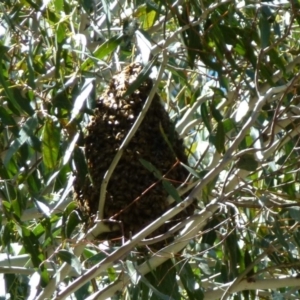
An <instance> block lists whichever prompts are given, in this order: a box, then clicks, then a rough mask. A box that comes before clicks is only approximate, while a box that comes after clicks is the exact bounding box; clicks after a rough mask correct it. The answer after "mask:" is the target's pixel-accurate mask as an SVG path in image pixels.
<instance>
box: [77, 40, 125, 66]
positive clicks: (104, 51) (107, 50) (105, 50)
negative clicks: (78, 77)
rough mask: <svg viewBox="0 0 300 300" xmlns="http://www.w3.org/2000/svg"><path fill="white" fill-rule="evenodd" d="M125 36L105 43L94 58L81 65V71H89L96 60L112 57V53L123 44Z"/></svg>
mask: <svg viewBox="0 0 300 300" xmlns="http://www.w3.org/2000/svg"><path fill="white" fill-rule="evenodd" d="M122 40H123V36H121V35H119V36H113V37H112V38H110V39H109V40H108V41H106V42H104V43H103V44H102V45H101V46H100V47H99V48H98V49H96V50H95V52H94V53H93V57H92V58H88V59H87V60H85V61H84V63H83V64H81V70H82V71H85V70H89V69H90V68H91V67H92V66H93V65H94V62H95V58H96V59H98V60H101V59H103V58H104V57H106V56H108V55H111V54H112V52H113V51H114V50H115V49H116V48H117V47H118V46H119V45H120V44H121V42H122Z"/></svg>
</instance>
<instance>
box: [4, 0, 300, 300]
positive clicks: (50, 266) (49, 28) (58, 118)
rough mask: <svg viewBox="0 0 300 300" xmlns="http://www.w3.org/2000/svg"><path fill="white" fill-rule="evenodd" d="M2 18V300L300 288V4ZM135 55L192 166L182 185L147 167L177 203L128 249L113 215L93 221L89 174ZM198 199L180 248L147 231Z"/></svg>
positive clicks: (170, 5) (57, 6) (59, 7)
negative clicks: (103, 236)
mask: <svg viewBox="0 0 300 300" xmlns="http://www.w3.org/2000/svg"><path fill="white" fill-rule="evenodd" d="M0 16H1V20H0V59H1V62H0V153H1V161H0V177H1V178H0V197H1V212H2V213H1V214H0V218H1V254H0V264H1V265H0V270H1V283H2V284H3V288H2V289H1V290H0V296H1V297H8V294H10V299H48V298H49V299H51V298H52V299H106V298H109V297H114V298H113V299H233V298H234V299H299V298H300V294H299V293H300V291H299V286H300V279H299V278H298V277H299V275H298V274H299V273H298V270H299V266H300V265H299V251H300V231H299V225H298V224H299V223H298V222H300V209H299V203H300V191H299V175H300V173H299V168H300V163H299V155H300V148H299V145H300V143H299V141H300V135H299V133H300V127H299V121H298V119H299V115H300V101H299V99H300V96H299V80H300V73H299V69H300V68H299V67H300V49H299V38H300V32H299V28H300V27H299V25H300V3H299V1H297V0H290V1H284V0H283V1H275V0H274V1H247V0H246V1H238V0H236V1H234V0H224V1H212V0H202V1H201V0H190V1H188V0H186V1H184V0H178V1H173V0H166V1H160V0H154V1H139V0H136V1H123V0H116V1H108V0H102V1H87V0H50V1H31V0H5V1H1V3H0ZM133 61H140V62H141V63H142V64H143V65H144V68H143V70H142V72H141V76H139V77H138V79H137V80H136V81H134V82H133V83H132V84H131V85H130V87H129V88H128V90H127V93H128V95H130V94H131V93H133V92H134V91H135V90H137V89H138V88H139V86H140V85H142V84H143V82H144V81H145V80H147V78H148V76H151V78H152V80H153V87H152V89H151V91H150V93H149V95H148V98H147V100H146V102H147V101H149V103H150V102H151V100H152V99H151V98H153V97H154V95H155V93H157V94H158V95H159V96H160V98H161V100H162V102H163V104H164V106H165V108H166V110H167V111H168V113H169V115H170V118H171V119H172V120H173V121H174V126H175V128H176V130H177V132H178V134H179V136H180V137H181V138H182V139H183V140H184V143H185V146H186V154H187V155H188V162H189V166H187V165H185V168H186V170H188V172H189V174H190V176H189V177H188V184H187V186H186V185H185V186H181V187H179V188H177V191H176V189H175V186H178V182H177V184H170V183H172V181H168V180H167V176H165V177H164V175H165V174H159V172H158V171H157V170H156V169H155V166H153V165H151V164H149V162H147V161H144V167H145V168H146V169H148V170H149V171H152V172H153V173H154V174H155V175H156V177H157V179H158V180H161V181H163V182H165V185H164V186H165V189H166V191H167V192H168V194H169V196H168V201H169V202H173V203H174V202H175V203H177V205H176V206H174V205H173V207H172V208H170V209H169V210H168V211H167V212H166V213H165V214H163V215H162V216H161V217H159V218H158V219H156V220H153V223H151V224H150V225H149V226H147V227H146V228H145V229H144V230H142V231H140V232H139V233H137V234H135V235H134V236H132V238H131V239H128V240H124V241H123V244H115V243H112V242H108V241H104V240H99V239H97V238H95V237H97V236H99V234H100V233H103V231H105V230H107V224H106V223H103V222H101V221H102V219H101V218H99V216H101V212H100V213H99V215H98V220H97V221H98V222H94V223H93V225H94V227H90V228H89V231H87V228H86V227H85V225H84V223H85V222H84V219H83V217H82V215H81V213H80V210H78V203H77V202H76V199H75V197H74V192H73V181H74V178H75V176H80V175H82V174H84V175H82V176H88V168H87V164H86V158H85V149H84V147H83V145H84V143H83V141H84V137H85V135H86V128H87V125H88V124H89V122H90V120H91V117H92V115H93V114H94V108H95V105H96V100H97V99H98V97H99V95H101V93H103V91H104V90H105V88H106V87H107V85H108V83H109V82H110V80H111V77H112V76H113V75H114V74H116V73H117V72H119V71H121V70H122V69H124V67H125V66H128V65H129V64H130V63H132V62H133ZM145 107H146V106H145ZM139 125H140V124H139V122H136V123H134V125H133V127H132V128H131V131H130V132H129V133H128V134H127V136H126V139H128V141H129V140H130V139H131V138H132V137H133V136H134V133H135V131H136V130H138V127H139ZM125 146H126V145H125ZM99 151H101V149H99ZM121 155H122V152H121V151H118V152H117V153H116V157H117V158H116V159H115V160H114V163H113V164H112V165H111V167H110V169H109V170H108V174H110V172H113V170H114V168H115V167H116V164H117V162H118V159H119V158H120V157H119V156H121ZM162 159H164V158H162ZM126 180H128V182H129V183H130V184H132V185H133V186H134V184H136V183H135V182H130V176H129V177H128V178H126ZM100 188H101V193H102V194H103V193H104V195H105V191H106V186H105V184H103V185H101V187H99V189H100ZM180 196H183V197H181V198H182V199H180ZM195 199H197V210H196V211H195V213H194V215H193V216H192V217H190V218H187V219H186V220H182V221H180V223H179V225H178V226H179V227H180V225H182V226H181V227H180V231H177V232H176V235H175V239H174V240H173V241H169V242H170V243H169V244H168V245H167V246H166V247H164V248H161V249H156V248H152V247H151V245H149V244H150V243H149V240H144V239H145V237H147V236H151V233H152V232H154V231H155V230H157V228H159V227H160V226H162V225H163V224H164V223H165V222H167V221H168V220H170V219H172V218H173V217H174V216H176V215H178V214H180V212H181V211H183V210H184V209H186V207H187V206H189V205H191V204H192V203H193V202H194V200H195Z"/></svg>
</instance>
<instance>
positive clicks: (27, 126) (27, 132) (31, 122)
mask: <svg viewBox="0 0 300 300" xmlns="http://www.w3.org/2000/svg"><path fill="white" fill-rule="evenodd" d="M37 126H38V120H37V116H36V115H33V116H32V117H29V118H28V119H27V120H26V122H25V123H24V125H23V126H22V128H21V130H20V133H19V137H18V138H17V139H16V140H14V141H13V142H12V144H11V145H10V147H9V149H8V150H7V153H6V155H5V158H4V161H3V163H4V165H5V166H7V164H8V162H9V160H10V159H11V157H12V156H13V155H14V154H15V153H16V152H17V151H18V150H19V148H20V147H21V146H22V145H23V144H24V143H25V142H26V141H27V140H28V138H30V136H33V135H34V131H35V129H36V128H37Z"/></svg>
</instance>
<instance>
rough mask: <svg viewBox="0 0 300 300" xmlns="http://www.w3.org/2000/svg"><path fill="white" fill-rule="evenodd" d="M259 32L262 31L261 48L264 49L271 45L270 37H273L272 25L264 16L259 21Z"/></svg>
mask: <svg viewBox="0 0 300 300" xmlns="http://www.w3.org/2000/svg"><path fill="white" fill-rule="evenodd" d="M259 30H260V39H261V47H262V48H263V49H264V48H266V47H268V46H269V45H270V35H271V24H270V23H269V22H268V20H267V18H266V17H264V16H262V17H261V18H260V19H259Z"/></svg>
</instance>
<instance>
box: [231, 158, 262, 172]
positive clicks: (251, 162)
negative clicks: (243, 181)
mask: <svg viewBox="0 0 300 300" xmlns="http://www.w3.org/2000/svg"><path fill="white" fill-rule="evenodd" d="M236 165H237V167H238V168H240V169H242V170H246V171H255V170H256V169H257V167H258V162H257V161H256V160H255V158H254V156H253V155H252V154H244V155H242V156H241V157H240V158H239V160H238V162H237V164H236Z"/></svg>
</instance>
